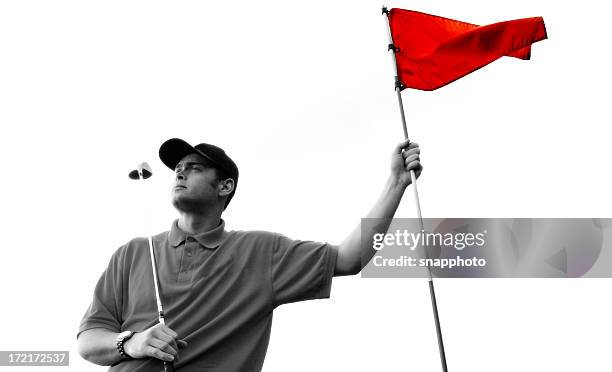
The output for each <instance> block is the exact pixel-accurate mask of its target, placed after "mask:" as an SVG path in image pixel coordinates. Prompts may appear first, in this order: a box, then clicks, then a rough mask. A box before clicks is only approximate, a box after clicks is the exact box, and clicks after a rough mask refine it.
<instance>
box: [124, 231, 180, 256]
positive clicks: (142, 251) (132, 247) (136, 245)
mask: <svg viewBox="0 0 612 372" xmlns="http://www.w3.org/2000/svg"><path fill="white" fill-rule="evenodd" d="M151 238H152V240H153V244H155V245H156V246H158V245H159V244H163V243H164V242H167V241H168V231H164V232H162V233H159V234H157V235H153V236H152V237H151ZM142 255H147V256H148V255H149V237H148V236H139V237H135V238H132V239H130V240H128V241H127V242H126V243H125V244H123V245H122V246H120V247H119V248H118V249H117V250H116V251H115V253H114V254H113V257H114V258H115V257H116V259H118V260H119V261H121V262H131V261H134V260H135V259H138V258H139V257H140V256H142Z"/></svg>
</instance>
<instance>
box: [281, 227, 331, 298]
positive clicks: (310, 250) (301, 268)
mask: <svg viewBox="0 0 612 372" xmlns="http://www.w3.org/2000/svg"><path fill="white" fill-rule="evenodd" d="M336 256H337V251H336V249H335V248H334V247H333V246H331V245H329V244H326V243H318V242H312V241H301V240H292V239H289V238H287V237H286V236H283V235H277V236H276V241H275V244H274V249H273V253H272V290H273V295H274V306H275V307H276V306H279V305H282V304H285V303H290V302H296V301H304V300H312V299H319V298H329V295H330V293H331V283H332V277H333V276H334V268H335V266H336Z"/></svg>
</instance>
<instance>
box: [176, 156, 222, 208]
mask: <svg viewBox="0 0 612 372" xmlns="http://www.w3.org/2000/svg"><path fill="white" fill-rule="evenodd" d="M175 174H176V177H175V179H174V186H173V187H172V205H174V207H175V208H176V209H178V210H180V211H183V212H196V213H202V212H203V211H205V210H206V209H207V208H210V207H213V206H215V205H216V204H218V203H220V196H219V180H218V177H217V171H216V170H215V169H214V168H213V167H212V164H211V163H210V161H209V160H208V159H206V158H204V157H202V156H201V155H199V154H189V155H187V156H185V157H184V158H182V159H181V161H180V162H179V163H178V164H177V165H176V168H175Z"/></svg>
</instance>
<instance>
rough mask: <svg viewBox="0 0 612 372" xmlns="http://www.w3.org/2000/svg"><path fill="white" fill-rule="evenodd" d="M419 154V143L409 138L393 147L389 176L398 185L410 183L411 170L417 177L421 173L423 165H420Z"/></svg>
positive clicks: (404, 185) (405, 185)
mask: <svg viewBox="0 0 612 372" xmlns="http://www.w3.org/2000/svg"><path fill="white" fill-rule="evenodd" d="M420 154H421V149H420V148H419V145H418V144H417V143H414V142H410V141H409V140H406V141H404V142H402V143H400V144H398V145H397V146H396V147H395V150H394V151H393V154H392V156H391V176H392V177H393V178H394V179H395V181H396V182H397V183H398V184H399V185H401V186H403V187H407V186H408V185H410V184H411V183H412V180H411V177H410V172H411V171H414V173H415V176H416V177H417V178H418V177H419V176H420V175H421V172H422V171H423V166H422V165H421V159H420V157H419V155H420Z"/></svg>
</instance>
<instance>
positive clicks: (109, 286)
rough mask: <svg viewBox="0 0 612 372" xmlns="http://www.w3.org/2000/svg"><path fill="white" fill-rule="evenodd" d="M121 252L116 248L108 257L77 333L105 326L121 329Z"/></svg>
mask: <svg viewBox="0 0 612 372" xmlns="http://www.w3.org/2000/svg"><path fill="white" fill-rule="evenodd" d="M121 253H122V249H118V250H117V251H116V252H115V253H114V254H113V256H112V257H111V259H110V262H109V263H108V267H107V268H106V270H104V272H103V273H102V276H100V279H99V280H98V284H97V285H96V288H95V290H94V295H93V300H92V302H91V304H90V305H89V308H88V309H87V311H86V312H85V315H84V316H83V319H82V320H81V325H80V326H79V332H78V334H77V338H78V337H79V335H80V334H81V333H82V332H83V331H86V330H88V329H92V328H105V329H108V330H110V331H112V332H120V331H121V322H122V316H121V309H122V298H123V293H122V288H123V287H122V286H123V277H122V270H121V267H122V265H121Z"/></svg>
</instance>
